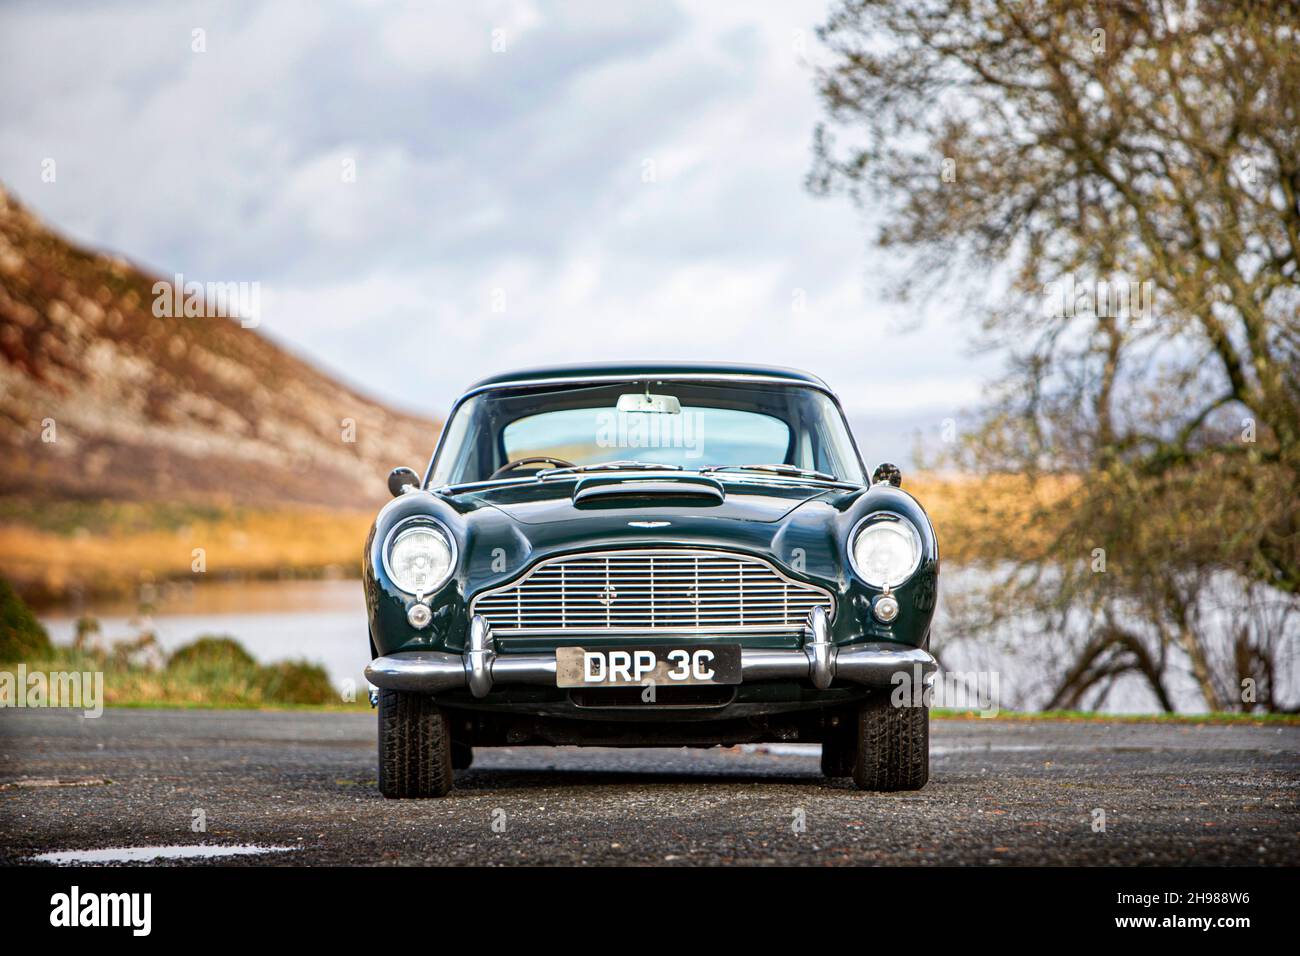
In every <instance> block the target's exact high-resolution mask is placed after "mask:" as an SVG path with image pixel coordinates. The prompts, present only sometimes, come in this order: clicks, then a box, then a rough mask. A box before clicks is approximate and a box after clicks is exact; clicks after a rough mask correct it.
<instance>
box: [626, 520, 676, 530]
mask: <svg viewBox="0 0 1300 956" xmlns="http://www.w3.org/2000/svg"><path fill="white" fill-rule="evenodd" d="M670 524H672V522H671V521H629V522H628V523H627V526H628V527H629V528H666V527H668V526H669V525H670Z"/></svg>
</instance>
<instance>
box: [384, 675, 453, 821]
mask: <svg viewBox="0 0 1300 956" xmlns="http://www.w3.org/2000/svg"><path fill="white" fill-rule="evenodd" d="M451 781H452V769H451V729H450V727H448V725H447V717H446V715H445V714H444V713H443V712H442V710H441V709H439V707H438V705H437V704H435V703H434V702H433V698H432V697H430V696H428V695H427V694H412V693H408V692H405V691H396V690H382V689H381V690H380V691H379V792H380V793H382V794H383V795H384V796H386V797H441V796H443V795H444V794H446V793H447V791H449V790H450V789H451Z"/></svg>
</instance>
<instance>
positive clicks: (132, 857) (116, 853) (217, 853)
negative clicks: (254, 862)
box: [30, 843, 298, 863]
mask: <svg viewBox="0 0 1300 956" xmlns="http://www.w3.org/2000/svg"><path fill="white" fill-rule="evenodd" d="M296 849H298V848H297V847H295V846H256V845H254V844H252V843H240V844H237V845H235V846H209V845H208V844H204V843H198V844H194V843H190V844H180V845H176V846H124V847H110V848H108V849H103V850H60V851H58V852H57V853H40V854H38V855H36V856H33V857H30V859H31V860H34V861H36V862H38V863H148V862H149V861H150V860H207V859H213V858H216V857H223V856H256V855H258V854H261V853H291V852H293V851H294V850H296Z"/></svg>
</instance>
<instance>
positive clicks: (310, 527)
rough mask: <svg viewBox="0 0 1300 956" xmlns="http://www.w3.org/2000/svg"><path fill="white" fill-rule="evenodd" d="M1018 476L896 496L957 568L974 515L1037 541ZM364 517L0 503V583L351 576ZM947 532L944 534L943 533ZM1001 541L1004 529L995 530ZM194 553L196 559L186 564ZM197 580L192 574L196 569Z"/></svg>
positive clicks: (57, 596) (924, 482)
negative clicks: (909, 501)
mask: <svg viewBox="0 0 1300 956" xmlns="http://www.w3.org/2000/svg"><path fill="white" fill-rule="evenodd" d="M1066 484H1067V483H1062V484H1061V485H1060V487H1059V488H1058V487H1057V486H1055V485H1052V484H1051V483H1046V484H1043V485H1040V486H1039V487H1038V488H1037V489H1036V490H1035V492H1034V494H1033V495H1031V494H1028V493H1027V486H1026V483H1025V480H1024V479H1023V478H1021V477H1018V476H1006V477H1004V478H998V479H996V480H994V479H972V478H965V477H962V476H939V475H927V474H920V475H917V476H915V477H909V478H908V479H907V480H906V481H905V483H904V487H905V488H906V489H907V490H908V491H910V492H911V493H912V494H914V495H915V496H916V497H917V498H918V499H919V500H920V501H921V502H922V503H923V504H924V505H925V507H926V509H927V510H928V511H929V513H930V516H931V518H932V520H933V521H934V523H935V526H936V528H938V529H939V534H940V539H941V541H942V547H943V554H944V557H945V558H946V559H949V560H955V561H957V562H963V561H970V560H976V559H978V558H981V557H995V558H999V559H1002V558H1006V557H1008V555H1006V554H1004V553H1003V554H997V555H988V554H985V553H983V551H986V550H988V542H989V541H990V540H991V539H992V538H991V536H990V535H985V534H982V533H981V532H980V528H981V527H982V525H981V521H983V520H984V518H982V517H981V516H988V515H990V514H991V513H993V512H991V509H992V510H993V511H1001V510H1002V509H1004V508H1005V507H1006V506H1007V505H1013V506H1014V508H1015V513H1017V514H1022V517H1023V521H1022V522H1020V523H1021V524H1022V525H1023V528H1024V534H1021V535H1019V536H1013V537H1015V540H1017V542H1018V543H1019V544H1018V546H1020V547H1023V548H1026V549H1032V548H1033V547H1034V546H1035V545H1036V542H1038V539H1039V538H1042V539H1043V540H1047V539H1046V535H1045V532H1043V531H1042V530H1041V527H1040V525H1039V524H1036V523H1034V522H1032V521H1031V520H1030V514H1031V509H1032V507H1033V505H1034V503H1035V496H1037V497H1039V498H1041V496H1042V495H1044V494H1046V495H1048V496H1049V497H1050V496H1052V495H1053V494H1057V493H1062V494H1063V493H1067V492H1068V490H1069V489H1068V487H1067V486H1066ZM373 517H374V515H373V513H372V512H370V511H362V510H355V511H344V510H332V509H327V508H309V507H279V508H244V507H238V506H234V505H195V504H186V503H181V502H159V503H142V502H120V501H52V502H31V501H28V500H26V499H17V498H0V577H5V578H8V579H9V580H10V581H11V582H12V583H13V585H14V587H15V589H16V590H17V591H18V593H19V594H20V595H22V597H23V598H24V599H25V600H26V601H27V602H28V603H30V604H35V605H38V606H45V605H50V604H56V603H59V602H62V601H66V600H67V599H69V598H71V597H74V596H75V597H80V598H121V597H128V596H130V595H132V594H133V593H135V591H136V590H137V589H138V588H139V586H140V585H141V584H144V583H161V582H165V581H178V580H199V579H202V578H203V577H204V576H205V575H206V576H207V577H208V578H215V579H235V580H249V579H254V580H256V579H275V578H286V577H289V578H300V577H305V578H310V577H325V576H349V577H350V576H355V575H356V574H358V573H359V568H360V562H361V551H362V547H363V545H364V543H365V539H366V533H367V531H368V530H369V528H370V522H371V520H372V519H373ZM949 529H952V533H945V532H946V531H948V530H949ZM1002 530H1003V531H1005V530H1006V529H1005V528H1004V527H1003V528H1002ZM196 549H201V552H199V553H196ZM200 560H201V562H202V567H203V568H204V570H202V571H196V570H195V563H196V561H200Z"/></svg>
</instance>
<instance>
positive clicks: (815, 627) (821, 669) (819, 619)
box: [803, 604, 835, 690]
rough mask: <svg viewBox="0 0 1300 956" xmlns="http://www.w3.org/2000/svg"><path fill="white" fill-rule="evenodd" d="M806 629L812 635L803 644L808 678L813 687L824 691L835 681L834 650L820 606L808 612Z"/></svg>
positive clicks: (823, 612) (823, 609) (829, 627)
mask: <svg viewBox="0 0 1300 956" xmlns="http://www.w3.org/2000/svg"><path fill="white" fill-rule="evenodd" d="M808 628H809V630H810V631H811V632H812V633H811V634H809V636H808V639H807V640H805V641H804V643H803V650H804V654H805V656H807V658H808V676H809V677H810V678H811V679H812V682H813V686H814V687H816V688H817V689H818V690H825V689H826V688H827V687H830V686H831V681H833V680H834V679H835V665H834V660H833V658H834V652H835V649H834V647H833V646H832V645H831V626H830V622H829V621H828V620H827V618H826V609H825V608H824V607H822V606H821V605H820V604H819V605H817V606H816V607H814V608H813V609H812V610H811V611H809V612H808Z"/></svg>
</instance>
